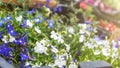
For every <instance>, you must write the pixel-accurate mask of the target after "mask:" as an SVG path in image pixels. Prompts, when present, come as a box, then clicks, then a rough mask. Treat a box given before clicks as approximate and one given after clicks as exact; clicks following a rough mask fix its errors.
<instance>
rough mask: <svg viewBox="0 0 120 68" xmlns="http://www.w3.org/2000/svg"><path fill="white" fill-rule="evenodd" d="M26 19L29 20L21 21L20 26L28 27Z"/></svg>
mask: <svg viewBox="0 0 120 68" xmlns="http://www.w3.org/2000/svg"><path fill="white" fill-rule="evenodd" d="M26 21H27V20H24V22H23V23H21V24H20V26H21V27H23V28H28V26H27V23H26Z"/></svg>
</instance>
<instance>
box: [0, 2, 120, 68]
mask: <svg viewBox="0 0 120 68" xmlns="http://www.w3.org/2000/svg"><path fill="white" fill-rule="evenodd" d="M48 2H49V0H48ZM56 9H58V10H59V11H60V12H62V11H61V8H56ZM56 9H54V11H55V12H56V11H57V10H56ZM17 11H20V12H21V13H17ZM6 12H7V11H6ZM51 12H52V11H51V10H50V9H49V8H45V7H43V8H42V9H41V10H37V9H32V10H29V11H26V10H20V8H19V9H15V10H14V11H13V12H9V13H10V14H9V15H3V14H0V56H1V57H3V58H5V59H6V60H7V61H8V62H9V63H11V64H14V65H16V66H19V67H21V68H35V67H41V66H50V67H53V68H77V66H78V63H79V62H81V61H88V60H106V61H109V62H110V63H111V64H113V65H114V67H118V66H117V65H119V63H120V62H119V61H116V59H117V60H120V57H119V54H120V53H119V45H120V40H118V41H117V42H116V41H114V40H113V41H109V39H108V38H107V36H104V35H98V34H97V33H98V31H97V27H96V24H94V23H91V22H89V21H87V23H84V24H81V23H75V24H74V25H72V26H71V25H66V23H64V22H63V21H61V19H60V18H61V16H59V15H57V14H53V15H52V16H50V13H51ZM3 13H5V12H3ZM88 22H89V23H88ZM103 37H104V38H105V39H103Z"/></svg>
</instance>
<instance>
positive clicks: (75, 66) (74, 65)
mask: <svg viewBox="0 0 120 68" xmlns="http://www.w3.org/2000/svg"><path fill="white" fill-rule="evenodd" d="M69 68H78V66H77V65H76V64H75V63H71V64H70V65H69Z"/></svg>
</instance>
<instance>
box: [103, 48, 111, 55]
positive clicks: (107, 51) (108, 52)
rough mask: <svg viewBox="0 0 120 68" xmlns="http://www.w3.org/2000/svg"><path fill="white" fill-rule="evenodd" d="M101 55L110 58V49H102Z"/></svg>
mask: <svg viewBox="0 0 120 68" xmlns="http://www.w3.org/2000/svg"><path fill="white" fill-rule="evenodd" d="M102 54H103V55H104V56H107V57H108V56H110V49H107V48H103V49H102Z"/></svg>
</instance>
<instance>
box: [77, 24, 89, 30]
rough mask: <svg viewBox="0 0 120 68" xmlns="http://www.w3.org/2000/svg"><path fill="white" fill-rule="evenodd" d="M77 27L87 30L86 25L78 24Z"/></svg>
mask: <svg viewBox="0 0 120 68" xmlns="http://www.w3.org/2000/svg"><path fill="white" fill-rule="evenodd" d="M78 26H79V27H80V28H81V29H86V28H87V24H78Z"/></svg>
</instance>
